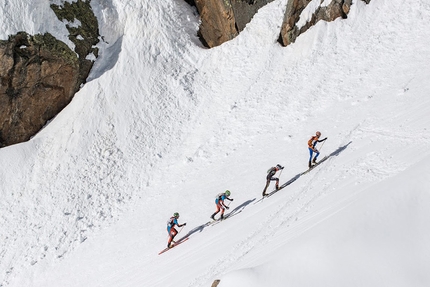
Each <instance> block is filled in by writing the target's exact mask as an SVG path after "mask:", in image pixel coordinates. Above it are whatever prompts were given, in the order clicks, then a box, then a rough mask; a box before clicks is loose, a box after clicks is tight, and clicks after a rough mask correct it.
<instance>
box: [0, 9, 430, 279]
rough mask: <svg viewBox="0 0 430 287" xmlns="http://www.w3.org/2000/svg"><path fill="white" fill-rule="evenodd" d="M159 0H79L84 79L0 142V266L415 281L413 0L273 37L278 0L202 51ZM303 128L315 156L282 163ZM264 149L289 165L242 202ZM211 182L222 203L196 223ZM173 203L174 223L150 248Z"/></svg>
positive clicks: (418, 69)
mask: <svg viewBox="0 0 430 287" xmlns="http://www.w3.org/2000/svg"><path fill="white" fill-rule="evenodd" d="M159 2H160V3H158V1H143V3H142V1H128V2H127V3H123V2H122V1H95V0H93V1H92V5H93V7H95V8H94V9H95V11H96V14H97V15H98V18H99V20H100V22H101V23H104V24H103V25H104V26H103V27H102V30H104V31H110V33H108V34H109V35H111V37H112V40H113V41H111V42H109V43H110V44H103V45H105V46H103V47H101V48H102V50H103V51H105V54H104V55H105V58H103V57H102V58H101V61H100V62H99V63H98V65H97V66H96V68H95V70H94V71H93V73H92V79H93V80H92V81H90V82H89V83H87V84H86V85H85V86H84V88H83V89H82V90H81V91H80V92H79V93H78V94H77V95H76V97H75V98H74V100H73V101H72V103H71V104H70V105H69V106H68V107H67V108H66V109H65V110H64V111H63V112H62V113H61V114H60V115H59V116H57V117H56V118H55V119H54V120H53V121H52V122H51V123H50V124H49V125H48V126H47V127H46V128H45V129H44V130H43V131H42V132H40V133H39V134H38V135H37V136H36V137H35V138H33V139H32V140H31V141H29V142H28V143H23V144H19V145H16V146H12V147H8V148H4V149H1V150H0V158H2V162H3V165H2V168H1V169H0V171H1V172H0V180H1V182H2V186H1V196H2V198H3V200H2V202H1V206H0V207H1V213H0V214H1V217H0V218H1V222H0V224H1V226H2V229H1V231H0V232H1V234H0V235H1V238H2V240H1V243H0V244H1V250H2V252H1V253H0V274H1V275H0V276H1V277H0V278H2V279H1V280H2V283H1V284H2V285H4V286H173V285H175V286H210V284H211V283H212V282H213V280H214V279H221V283H220V285H219V286H224V287H226V286H227V287H228V286H316V285H318V286H346V285H347V286H349V285H357V286H428V285H429V284H430V278H429V275H428V274H427V273H428V272H426V270H428V267H430V262H429V258H430V250H429V249H430V247H429V244H428V242H429V239H430V234H429V231H428V228H427V227H428V226H429V223H430V222H429V221H430V219H429V218H430V216H429V215H430V214H429V213H430V211H429V208H428V206H429V203H428V202H429V184H428V182H427V181H426V177H427V174H428V173H429V169H430V164H429V163H428V162H429V161H428V158H429V156H430V151H429V149H428V147H429V146H430V145H429V143H430V132H429V128H430V116H429V110H430V99H429V98H428V96H427V94H428V92H429V91H430V82H429V81H428V78H429V76H430V68H429V67H428V60H429V59H430V49H429V48H428V45H427V43H428V41H427V39H428V38H429V36H430V31H429V30H428V23H429V20H430V5H429V4H427V3H426V1H425V0H421V1H416V2H414V3H408V5H407V6H406V5H405V4H404V3H403V1H400V0H392V1H384V0H379V1H372V2H371V4H369V5H365V4H364V3H362V1H356V2H355V3H354V5H353V6H352V8H351V13H350V15H349V18H348V19H347V20H337V21H334V22H332V23H319V24H318V25H317V26H315V27H313V28H312V29H310V31H308V32H307V33H306V34H305V35H302V36H300V37H299V39H298V41H297V42H296V43H295V44H294V45H292V46H289V47H286V48H282V47H280V46H279V45H278V44H277V43H276V39H277V37H278V33H279V30H280V25H281V23H282V19H283V12H284V11H283V9H284V7H285V5H286V1H285V0H278V1H274V2H272V3H271V4H269V5H267V6H266V7H264V8H262V9H261V10H260V11H259V13H258V14H257V15H256V16H255V17H254V19H253V21H252V22H251V23H250V24H249V25H248V26H247V27H246V29H245V30H244V31H243V32H242V33H241V34H240V35H239V36H238V37H237V38H235V39H234V40H232V41H230V42H228V43H225V44H223V45H221V46H220V47H217V48H214V49H211V50H207V49H204V48H203V47H202V46H201V44H200V43H199V42H198V39H197V38H196V37H195V34H196V31H197V29H198V19H197V18H196V15H195V13H194V11H193V9H191V8H190V7H188V6H187V4H186V3H182V2H183V1H159ZM18 3H20V2H18V1H11V3H10V5H12V6H14V5H18ZM47 3H48V2H47V1H40V2H38V3H37V5H36V6H38V5H40V6H43V5H46V4H47ZM2 6H3V5H2ZM24 6H25V5H24ZM38 7H39V6H38ZM31 8H32V6H25V9H24V11H33V9H31ZM38 9H39V8H38ZM40 9H45V8H40ZM35 10H36V9H35ZM4 11H6V10H2V12H3V14H4V15H7V17H4V18H3V17H2V18H0V19H2V20H1V21H3V22H4V23H8V24H7V25H8V27H19V28H16V29H17V30H19V29H21V27H23V26H20V25H23V24H15V22H19V21H21V20H19V21H18V19H16V18H12V17H11V16H10V15H9V14H7V13H5V12H4ZM34 15H36V14H34ZM106 15H109V17H117V19H118V20H117V21H108V20H107V19H106V18H103V16H106ZM21 16H22V17H23V19H32V18H31V17H30V16H28V18H25V17H27V16H26V14H25V15H21ZM109 17H107V18H109ZM23 22H25V21H23ZM48 22H49V21H48ZM60 24H61V23H60ZM50 25H51V26H55V27H56V25H59V24H58V23H56V21H55V19H54V18H53V19H52V23H51V24H50ZM7 31H8V32H7V33H13V32H15V31H14V29H13V28H8V30H7ZM30 32H31V31H30ZM316 130H320V131H321V132H322V134H323V137H325V136H327V137H328V140H327V142H326V143H325V144H324V146H322V147H320V150H321V152H322V155H330V158H329V159H328V160H327V161H325V162H324V163H322V164H321V165H320V166H318V167H317V168H315V169H314V170H313V171H312V172H310V173H308V174H306V175H302V176H300V173H301V172H303V171H304V170H306V167H307V160H308V152H307V148H306V142H307V140H308V139H309V138H310V136H312V135H313V134H314V133H315V131H316ZM277 163H281V164H283V165H285V166H286V168H285V169H284V171H283V173H282V175H281V183H286V182H291V183H290V184H289V185H288V186H287V187H285V188H284V189H282V190H281V191H279V192H278V193H276V194H274V195H273V196H271V197H269V198H267V199H264V200H263V201H260V196H261V191H262V188H263V187H264V184H265V172H266V170H267V169H268V168H269V167H270V166H272V165H275V164H277ZM225 189H229V190H231V191H232V197H233V198H234V201H233V202H232V203H231V205H230V206H231V208H230V211H233V212H235V216H233V217H231V218H230V219H228V220H226V221H224V222H222V223H220V224H217V225H214V226H210V227H205V226H204V224H205V223H206V222H207V221H208V220H209V216H210V214H212V212H213V209H214V203H213V200H214V197H215V195H216V194H217V193H219V192H222V191H224V190H225ZM175 211H178V212H179V213H180V214H181V217H180V222H181V223H182V222H187V226H186V227H185V228H184V229H183V230H182V232H181V233H180V234H179V237H181V236H185V235H187V234H188V235H189V236H190V240H188V241H187V242H185V243H184V244H182V245H181V246H180V247H178V248H177V249H173V250H171V251H169V252H167V253H165V254H163V255H160V256H159V255H157V253H158V252H159V251H160V250H161V249H163V248H164V247H165V245H166V240H167V239H166V237H167V234H166V231H165V222H166V220H167V219H168V218H169V217H170V216H171V214H172V213H173V212H175Z"/></svg>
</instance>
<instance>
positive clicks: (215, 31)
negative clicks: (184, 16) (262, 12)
mask: <svg viewBox="0 0 430 287" xmlns="http://www.w3.org/2000/svg"><path fill="white" fill-rule="evenodd" d="M185 1H187V3H189V4H190V3H191V1H193V0H185ZM272 1H273V0H258V1H257V0H194V4H195V6H196V7H197V10H198V12H199V14H200V19H201V24H200V29H199V32H198V34H199V37H200V39H201V41H202V42H203V44H204V45H205V46H207V47H209V48H212V47H215V46H218V45H221V44H222V43H224V42H226V41H229V40H231V39H233V38H234V37H236V36H237V35H239V33H240V32H241V31H242V30H243V29H244V28H245V26H246V24H248V23H249V22H250V21H251V19H252V17H253V16H254V15H255V13H257V11H258V9H260V8H261V7H263V6H264V5H266V4H267V3H269V2H272Z"/></svg>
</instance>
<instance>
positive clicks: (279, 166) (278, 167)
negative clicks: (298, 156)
mask: <svg viewBox="0 0 430 287" xmlns="http://www.w3.org/2000/svg"><path fill="white" fill-rule="evenodd" d="M276 168H277V169H283V168H284V167H283V166H282V165H280V164H277V165H276Z"/></svg>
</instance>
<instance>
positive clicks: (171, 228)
mask: <svg viewBox="0 0 430 287" xmlns="http://www.w3.org/2000/svg"><path fill="white" fill-rule="evenodd" d="M178 218H179V213H177V212H175V213H173V216H172V217H170V219H169V220H168V221H167V232H168V233H169V241H168V242H167V248H172V247H173V246H174V245H175V241H173V238H175V236H176V235H177V234H178V231H177V230H176V229H175V225H177V226H178V227H182V226H185V225H187V224H186V223H184V224H179V223H178Z"/></svg>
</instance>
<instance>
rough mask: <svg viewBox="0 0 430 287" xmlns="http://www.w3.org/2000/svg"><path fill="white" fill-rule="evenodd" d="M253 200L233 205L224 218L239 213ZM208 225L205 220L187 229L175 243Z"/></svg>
mask: <svg viewBox="0 0 430 287" xmlns="http://www.w3.org/2000/svg"><path fill="white" fill-rule="evenodd" d="M254 200H255V198H254V199H252V200H247V201H245V202H244V203H242V204H241V205H239V206H237V207H235V208H234V209H233V210H232V211H231V212H229V213H228V214H226V216H225V219H227V218H230V217H232V216H235V215H237V214H239V213H241V212H242V211H243V210H244V209H245V207H246V206H247V205H248V204H250V203H251V202H253V201H254ZM208 226H210V225H208V222H206V223H204V224H202V225H199V226H197V227H195V228H193V229H192V230H190V231H188V233H187V234H186V235H184V236H182V237H181V238H180V239H178V240H177V241H176V242H177V243H178V242H181V241H182V240H184V239H185V238H187V237H189V236H191V235H192V234H194V233H196V232H202V231H203V230H204V229H205V228H206V227H208Z"/></svg>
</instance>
